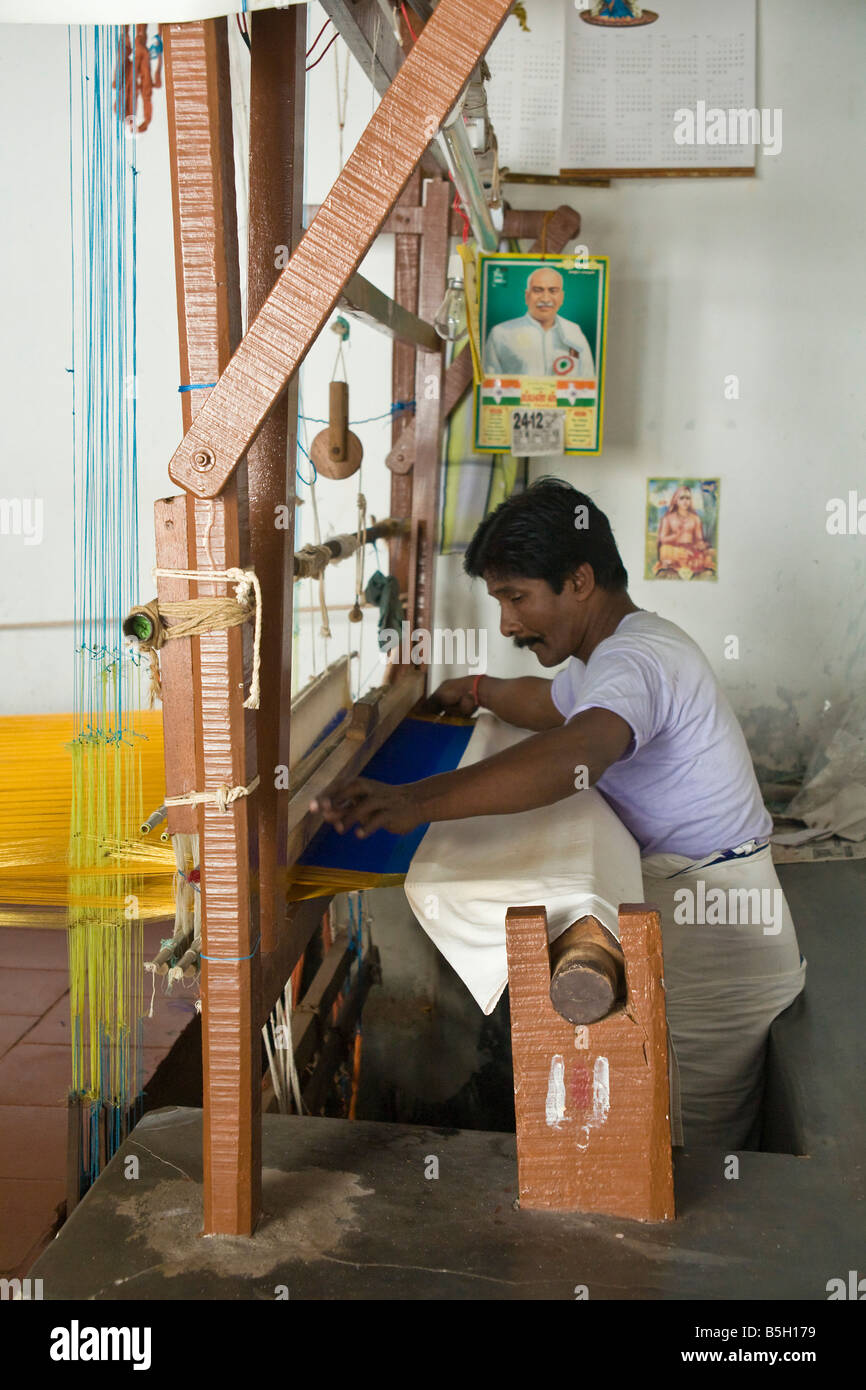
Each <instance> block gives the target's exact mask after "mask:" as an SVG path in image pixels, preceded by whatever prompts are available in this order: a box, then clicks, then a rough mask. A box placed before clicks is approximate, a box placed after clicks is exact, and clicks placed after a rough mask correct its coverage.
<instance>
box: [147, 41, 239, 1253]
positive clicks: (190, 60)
mask: <svg viewBox="0 0 866 1390" xmlns="http://www.w3.org/2000/svg"><path fill="white" fill-rule="evenodd" d="M163 42H164V45H165V70H166V105H167V110H168V122H169V145H170V150H171V156H172V159H171V165H172V194H173V206H174V224H175V261H176V267H177V293H178V324H179V332H180V360H181V372H182V374H183V384H184V385H187V384H189V385H192V386H198V385H200V384H202V383H204V382H211V381H215V380H216V379H217V377H218V376H219V375H220V373H221V372H222V371H223V370H224V369H225V367H226V365H227V363H228V361H229V359H230V357H231V354H232V351H233V349H234V348H235V347H236V345H237V343H238V341H239V340H240V336H241V323H240V280H239V268H238V254H237V222H236V213H235V189H234V165H233V154H232V130H231V94H230V85H229V68H228V43H227V34H226V21H225V20H224V19H222V20H206V21H202V22H199V23H193V24H171V25H167V26H165V28H164V30H163ZM186 394H188V395H194V396H196V397H197V398H199V399H198V400H197V401H196V402H195V407H193V405H192V404H191V403H190V404H188V405H186V410H187V411H188V412H189V413H190V414H191V413H192V411H193V409H194V408H197V409H198V410H200V409H202V408H203V406H204V401H203V400H202V399H201V398H202V397H206V396H207V394H208V393H207V392H206V391H205V392H202V391H193V392H190V393H185V395H186ZM187 418H188V417H185V421H184V423H185V424H186V419H187ZM208 464H209V459H208V457H207V456H206V455H204V456H202V457H200V458H199V459H198V466H199V467H203V468H205V469H206V468H207V466H208ZM168 510H169V509H168V508H164V512H163V519H164V520H169V519H171V518H170V517H169V515H168ZM174 510H175V511H177V508H175V509H174ZM185 513H186V515H185V523H186V534H187V546H188V552H187V553H188V568H190V569H197V570H205V571H207V570H211V569H216V570H223V569H227V568H230V567H234V566H245V565H246V564H247V563H248V560H249V553H248V552H249V539H248V538H249V521H248V509H247V495H246V462H245V460H242V461H241V463H240V465H239V467H238V469H237V470H236V471H235V473H234V476H233V477H232V479H231V481H230V483H229V485H228V486H227V487H226V488H225V489H224V490H223V492H222V493H221V495H220V496H219V497H214V498H212V499H209V500H206V501H198V500H195V499H193V498H192V497H191V496H190V497H188V498H187V502H186V507H185ZM191 588H192V589H195V590H197V592H198V594H199V595H200V596H202V597H207V596H209V595H214V594H224V593H226V592H228V590H227V586H226V584H225V583H224V582H213V581H212V582H211V583H207V582H204V581H199V582H198V583H197V584H195V585H194V586H191ZM175 645H177V646H184V647H185V646H186V644H185V643H184V644H180V643H178V644H175ZM190 647H191V657H190V660H191V667H190V669H189V671H188V672H184V679H186V678H187V674H188V676H189V681H190V685H191V688H192V694H193V697H194V699H193V705H192V708H190V706H189V705H187V706H185V707H180V706H178V705H177V704H176V703H175V699H174V696H175V693H176V692H175V690H174V688H173V687H171V686H166V687H165V688H164V701H163V705H164V716H165V725H166V728H167V729H168V728H170V727H171V726H172V725H174V724H176V723H178V722H180V723H183V722H186V721H191V720H194V725H195V785H194V788H189V790H196V791H208V790H211V789H214V788H217V787H219V786H221V785H223V784H225V785H227V786H229V787H236V786H249V785H250V783H251V782H252V781H253V778H254V776H255V772H256V740H255V722H254V715H253V714H252V713H251V712H249V711H247V710H245V709H244V703H243V702H244V698H245V695H246V692H247V690H248V689H249V676H250V658H251V651H250V647H251V634H250V625H249V624H244V625H242V626H241V627H234V628H231V629H229V630H228V631H223V632H215V633H209V634H207V635H205V636H202V637H200V638H197V639H193V640H192V642H191V644H190ZM186 789H187V788H185V790H186ZM253 795H255V793H253ZM196 821H197V824H198V827H199V833H200V846H201V885H200V887H201V898H202V941H203V951H202V960H203V966H202V1016H203V1029H202V1051H203V1069H204V1085H203V1094H204V1116H203V1120H204V1155H203V1159H204V1229H205V1232H206V1233H207V1234H212V1233H220V1234H228V1235H247V1234H250V1233H251V1232H252V1230H253V1228H254V1226H255V1223H256V1221H257V1219H258V1214H259V1206H260V1193H261V1114H260V1105H261V1069H260V1060H261V1058H260V1047H259V1032H258V1028H259V1013H260V1002H259V992H260V973H261V969H260V968H261V957H260V955H259V952H258V903H257V899H256V897H255V896H254V890H253V882H252V879H251V874H250V862H251V859H252V862H253V864H255V855H256V836H255V828H256V808H255V803H253V804H252V805H251V804H250V801H249V799H248V798H246V797H241V798H240V799H238V800H237V801H235V802H234V804H233V805H232V806H231V807H230V808H229V809H228V811H225V812H221V811H220V810H219V809H218V808H217V807H216V806H215V805H213V804H206V805H205V806H203V807H201V808H199V809H198V811H197V815H196ZM171 828H174V827H171Z"/></svg>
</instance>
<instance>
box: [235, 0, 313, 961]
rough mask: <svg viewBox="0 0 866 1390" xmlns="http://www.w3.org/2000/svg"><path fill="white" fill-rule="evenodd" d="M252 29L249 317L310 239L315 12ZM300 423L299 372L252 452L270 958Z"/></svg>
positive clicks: (264, 900)
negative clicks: (307, 105) (306, 205)
mask: <svg viewBox="0 0 866 1390" xmlns="http://www.w3.org/2000/svg"><path fill="white" fill-rule="evenodd" d="M251 28H252V36H251V48H250V169H249V181H250V202H249V264H248V271H247V317H248V320H252V319H254V318H255V316H256V314H257V313H258V312H259V309H260V308H261V306H262V304H263V303H264V302H265V300H266V298H267V296H268V294H269V293H270V291H271V289H272V288H273V286H274V283H275V281H276V279H277V277H278V275H279V271H278V270H277V268H276V267H277V249H278V247H280V246H286V247H288V248H289V250H290V251H293V250H294V249H295V247H296V246H297V244H298V242H299V241H300V239H301V235H302V228H301V218H302V207H303V197H304V100H305V92H306V78H305V76H304V55H305V51H306V8H305V6H302V5H292V6H291V7H290V8H289V9H287V10H285V9H284V10H280V9H274V10H262V11H260V12H257V13H256V16H255V19H254V20H253V23H252V26H251ZM297 425H298V381H297V377H296V378H295V379H294V380H293V381H292V382H291V383H290V384H289V387H288V390H287V391H286V393H285V395H284V397H283V399H282V400H281V401H280V403H279V405H278V406H277V408H276V409H275V410H272V411H271V413H270V415H269V416H268V418H267V419H266V420H265V423H264V425H263V426H262V429H261V430H260V432H259V434H258V435H257V437H256V439H255V441H254V443H253V444H252V446H251V447H250V451H249V455H248V457H247V473H248V478H249V498H250V545H251V552H252V560H253V566H254V568H255V571H256V574H257V575H258V577H259V582H260V584H261V586H262V640H261V652H262V659H261V672H260V684H261V701H260V705H259V712H258V719H257V724H256V739H257V747H258V773H259V788H258V792H257V802H256V805H257V810H258V832H259V893H260V912H261V916H260V929H261V934H262V954H263V956H266V955H268V954H269V953H270V952H271V951H273V950H274V948H275V946H276V943H277V940H278V937H279V934H280V932H281V930H282V928H283V926H284V924H285V920H286V888H285V882H286V875H285V870H286V824H287V817H288V808H289V798H288V793H287V791H286V790H285V782H284V779H282V778H280V779H277V777H276V772H275V770H276V768H278V767H288V766H289V737H290V734H289V724H290V718H289V711H290V708H291V700H292V598H293V593H294V563H293V561H294V538H295V460H296V451H297ZM278 780H279V782H280V787H281V788H282V790H280V789H278V787H277V781H278Z"/></svg>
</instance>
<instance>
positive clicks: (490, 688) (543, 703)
mask: <svg viewBox="0 0 866 1390" xmlns="http://www.w3.org/2000/svg"><path fill="white" fill-rule="evenodd" d="M475 681H476V677H475V676H458V677H456V679H454V680H450V681H443V683H442V685H440V686H439V687H438V689H437V690H434V692H433V694H432V695H431V696H430V699H429V701H428V708H430V709H433V710H446V711H447V710H451V711H453V712H454V713H456V714H472V713H473V712H474V710H475V707H476V706H475V694H474V687H475ZM552 685H553V682H552V681H548V680H545V679H544V677H543V676H517V677H516V678H515V679H513V680H503V679H500V678H499V677H498V676H486V675H485V676H481V677H480V678H478V687H477V689H478V703H479V705H481V706H483V707H484V709H489V710H491V711H492V713H493V714H495V715H497V717H498V718H499V719H501V720H503V721H504V723H506V724H513V725H514V726H515V727H516V728H518V729H535V730H541V729H557V728H559V727H560V725H561V724H563V723H564V722H565V721H564V719H563V717H562V715H561V714H560V712H559V710H558V709H557V708H556V705H555V704H554V703H553V698H552V696H551V693H550V692H551V686H552Z"/></svg>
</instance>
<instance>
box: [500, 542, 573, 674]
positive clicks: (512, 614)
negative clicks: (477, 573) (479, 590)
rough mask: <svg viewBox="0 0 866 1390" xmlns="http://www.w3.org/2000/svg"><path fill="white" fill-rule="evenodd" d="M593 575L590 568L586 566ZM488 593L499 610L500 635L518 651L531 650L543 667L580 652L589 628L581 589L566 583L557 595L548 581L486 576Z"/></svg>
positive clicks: (556, 664) (569, 580)
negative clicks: (517, 648)
mask: <svg viewBox="0 0 866 1390" xmlns="http://www.w3.org/2000/svg"><path fill="white" fill-rule="evenodd" d="M584 568H586V569H587V570H589V573H590V575H591V573H592V571H591V569H590V568H589V566H585V567H584ZM485 579H486V581H487V592H488V593H489V594H490V596H491V598H495V599H497V600H498V602H499V606H500V621H499V631H500V632H501V633H502V635H503V637H510V638H511V639H512V641H513V642H514V645H515V646H516V647H529V648H530V650H531V651H532V652H533V653H534V654H535V656H536V657H537V658H538V660H539V662H540V663H541V665H542V666H558V665H559V663H560V662H561V661H565V660H567V658H568V657H570V656H571V655H572V654H573V653H574V652H575V651H576V650H577V648H578V646H579V645H580V641H581V638H582V635H583V632H584V628H585V626H586V612H585V609H586V604H585V603H583V602H581V601H580V598H579V597H578V595H579V593H580V585H578V586H577V587H576V585H575V582H574V581H573V580H571V579H567V580H566V582H565V587H564V588H563V591H562V593H561V594H555V593H554V592H553V590H552V589H551V587H550V585H549V584H548V583H547V581H546V580H545V579H523V578H515V577H514V576H511V577H509V578H507V579H502V578H493V577H492V576H489V575H485Z"/></svg>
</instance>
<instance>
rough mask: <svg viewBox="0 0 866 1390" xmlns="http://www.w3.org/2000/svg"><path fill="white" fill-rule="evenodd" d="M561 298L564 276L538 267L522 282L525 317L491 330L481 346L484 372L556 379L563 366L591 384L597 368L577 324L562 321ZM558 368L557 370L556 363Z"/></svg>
mask: <svg viewBox="0 0 866 1390" xmlns="http://www.w3.org/2000/svg"><path fill="white" fill-rule="evenodd" d="M564 299H565V282H564V279H563V276H562V272H561V271H559V270H555V269H554V268H553V266H540V267H539V268H538V269H537V270H533V271H532V272H531V273H530V274H529V276H528V277H527V280H526V313H525V314H522V315H521V317H520V318H516V319H508V320H507V321H506V322H505V323H498V324H497V325H496V327H495V328H493V329H491V331H490V334H489V336H488V338H487V341H486V343H485V345H484V370H485V371H486V372H508V373H510V374H512V375H514V376H536V377H538V376H554V375H556V376H560V375H562V366H565V364H566V361H567V359H569V358H571V359H572V362H571V366H570V367H568V368H567V370H568V371H570V372H571V374H572V375H574V376H578V377H581V378H583V379H584V380H594V379H595V364H594V362H593V357H592V350H591V348H590V346H589V343H588V341H587V338H586V334H585V333H584V331H583V329H582V328H581V326H580V324H579V323H573V322H572V321H571V320H570V319H567V318H562V317H561V316H560V313H559V311H560V309H561V308H562V304H563V300H564ZM560 363H561V364H562V366H560V369H559V370H557V366H558V364H560Z"/></svg>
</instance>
